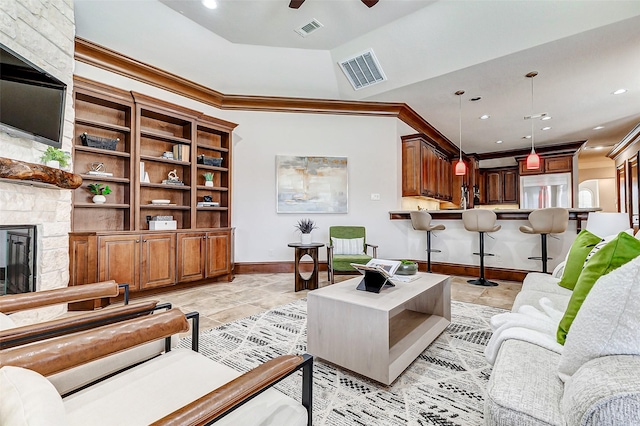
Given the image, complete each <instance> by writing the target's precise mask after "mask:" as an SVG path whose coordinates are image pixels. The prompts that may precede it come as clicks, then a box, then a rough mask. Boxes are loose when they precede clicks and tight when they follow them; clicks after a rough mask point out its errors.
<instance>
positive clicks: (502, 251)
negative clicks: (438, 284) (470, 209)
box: [389, 209, 600, 272]
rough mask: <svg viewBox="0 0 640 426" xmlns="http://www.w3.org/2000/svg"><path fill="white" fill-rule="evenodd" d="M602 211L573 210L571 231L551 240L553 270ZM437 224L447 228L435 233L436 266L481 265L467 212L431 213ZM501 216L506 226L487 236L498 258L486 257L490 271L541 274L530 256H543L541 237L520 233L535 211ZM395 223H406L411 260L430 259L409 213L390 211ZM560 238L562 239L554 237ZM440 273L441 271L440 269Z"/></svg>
mask: <svg viewBox="0 0 640 426" xmlns="http://www.w3.org/2000/svg"><path fill="white" fill-rule="evenodd" d="M599 210H600V209H569V225H568V226H567V230H566V231H565V232H564V233H562V234H558V235H553V236H552V237H551V238H548V239H547V248H548V254H549V257H550V258H552V259H550V260H549V262H548V265H549V271H552V270H553V268H555V267H556V266H557V265H558V264H559V263H560V262H562V261H563V260H564V258H565V257H566V255H567V253H568V251H569V249H570V248H571V244H573V241H574V240H575V238H576V235H577V234H578V233H579V232H580V230H582V229H583V227H584V226H585V225H586V220H587V217H588V216H589V213H590V212H595V211H599ZM427 211H428V212H429V213H430V214H431V216H432V218H433V223H435V224H438V223H442V224H443V225H444V226H445V227H446V229H445V230H444V231H436V232H433V233H432V238H431V249H432V250H441V252H440V253H432V254H431V261H432V262H433V263H435V264H437V263H443V264H449V265H450V264H453V265H463V266H464V265H469V266H477V265H479V264H480V259H479V256H478V255H474V254H473V253H474V252H475V253H477V252H478V246H479V243H478V238H479V236H478V233H477V232H469V231H467V230H465V229H464V226H463V224H462V213H463V212H464V210H427ZM494 211H495V212H496V215H497V217H498V221H497V224H499V225H501V226H502V229H500V230H499V231H497V232H493V233H487V234H485V235H486V236H487V238H485V252H486V253H492V254H494V256H486V257H485V266H486V267H487V268H489V269H491V268H494V269H508V270H514V271H522V272H526V271H541V270H542V263H541V262H540V261H539V260H531V259H528V257H532V256H538V257H539V256H540V253H541V250H540V244H541V242H540V236H539V235H535V234H534V235H531V234H525V233H522V232H520V226H522V225H528V224H529V221H528V217H529V213H531V212H532V211H533V210H531V209H528V210H526V209H495V210H494ZM389 218H390V219H391V220H398V221H402V222H399V223H398V228H400V229H401V230H402V231H403V232H404V234H405V235H406V239H407V250H408V252H409V253H410V255H409V258H412V259H418V260H424V259H426V254H425V248H426V233H425V232H423V231H416V230H414V229H413V227H412V226H411V220H410V215H409V211H407V210H397V211H390V212H389ZM553 237H558V238H553ZM436 271H437V269H436Z"/></svg>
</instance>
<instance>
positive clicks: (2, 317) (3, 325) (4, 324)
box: [0, 312, 16, 330]
mask: <svg viewBox="0 0 640 426" xmlns="http://www.w3.org/2000/svg"><path fill="white" fill-rule="evenodd" d="M10 328H16V323H15V322H13V320H12V319H11V317H10V316H9V315H7V314H3V313H2V312H0V330H9V329H10Z"/></svg>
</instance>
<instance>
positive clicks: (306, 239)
mask: <svg viewBox="0 0 640 426" xmlns="http://www.w3.org/2000/svg"><path fill="white" fill-rule="evenodd" d="M300 243H302V244H311V234H300Z"/></svg>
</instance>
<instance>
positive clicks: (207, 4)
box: [202, 0, 218, 9]
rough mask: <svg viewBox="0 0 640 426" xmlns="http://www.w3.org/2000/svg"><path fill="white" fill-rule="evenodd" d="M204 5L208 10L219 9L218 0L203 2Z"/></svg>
mask: <svg viewBox="0 0 640 426" xmlns="http://www.w3.org/2000/svg"><path fill="white" fill-rule="evenodd" d="M202 5H203V6H204V7H206V8H207V9H215V8H217V7H218V3H217V2H216V0H202Z"/></svg>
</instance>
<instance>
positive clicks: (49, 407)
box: [0, 366, 69, 426]
mask: <svg viewBox="0 0 640 426" xmlns="http://www.w3.org/2000/svg"><path fill="white" fill-rule="evenodd" d="M0 395H2V397H0V420H1V421H2V424H3V425H4V424H6V425H24V426H44V425H46V426H58V425H68V424H69V422H68V420H67V414H66V412H65V409H64V404H63V403H62V397H60V394H58V391H56V388H54V387H53V385H52V384H51V382H49V380H47V379H46V378H45V377H44V376H41V375H40V374H38V373H36V372H35V371H32V370H27V369H26V368H20V367H13V366H5V367H2V368H0Z"/></svg>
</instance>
